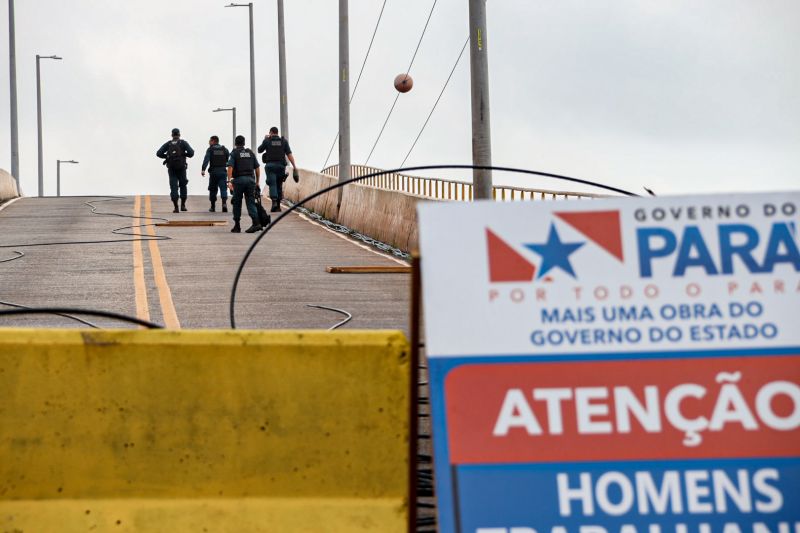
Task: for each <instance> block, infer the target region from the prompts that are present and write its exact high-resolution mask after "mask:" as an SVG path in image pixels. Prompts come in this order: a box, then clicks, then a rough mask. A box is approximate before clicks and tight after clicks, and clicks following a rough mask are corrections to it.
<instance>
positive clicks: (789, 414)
mask: <svg viewBox="0 0 800 533" xmlns="http://www.w3.org/2000/svg"><path fill="white" fill-rule="evenodd" d="M445 395H446V402H445V404H446V406H447V407H446V409H447V427H448V440H449V452H450V461H451V463H452V464H488V463H531V462H570V461H602V460H615V461H619V460H639V459H647V460H650V459H696V458H697V459H699V458H734V457H736V458H747V457H793V456H796V454H797V452H798V450H800V356H798V355H791V356H758V357H721V358H701V359H688V360H687V359H670V360H633V361H631V360H628V361H608V362H598V361H592V362H549V363H518V364H497V363H493V364H490V365H469V364H468V365H464V366H461V367H458V368H456V369H454V370H452V371H451V372H450V373H449V374H448V376H447V378H446V381H445Z"/></svg>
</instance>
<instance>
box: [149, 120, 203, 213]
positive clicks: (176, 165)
mask: <svg viewBox="0 0 800 533" xmlns="http://www.w3.org/2000/svg"><path fill="white" fill-rule="evenodd" d="M156 156H157V157H160V158H161V159H163V160H164V165H166V167H167V171H168V172H169V196H170V198H172V205H174V206H175V209H174V210H173V211H172V212H173V213H177V212H178V190H179V189H180V198H181V211H186V210H187V209H186V184H187V183H189V180H188V179H186V167H187V166H188V165H187V164H186V158H187V157H194V150H193V149H192V147H191V146H189V143H187V142H186V141H184V140H183V139H181V130H179V129H178V128H173V130H172V140H171V141H167V142H165V143H164V144H163V145H162V146H161V148H159V149H158V152H156Z"/></svg>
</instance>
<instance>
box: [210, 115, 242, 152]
mask: <svg viewBox="0 0 800 533" xmlns="http://www.w3.org/2000/svg"><path fill="white" fill-rule="evenodd" d="M220 111H233V137H231V142H232V143H233V144H232V145H231V146H235V145H236V107H218V108H216V109H213V110H212V111H211V112H212V113H219V112H220Z"/></svg>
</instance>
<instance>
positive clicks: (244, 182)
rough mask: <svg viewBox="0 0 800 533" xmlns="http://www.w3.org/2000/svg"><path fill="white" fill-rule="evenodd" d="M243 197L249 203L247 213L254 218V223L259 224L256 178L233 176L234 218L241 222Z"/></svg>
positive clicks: (232, 200)
mask: <svg viewBox="0 0 800 533" xmlns="http://www.w3.org/2000/svg"><path fill="white" fill-rule="evenodd" d="M242 197H244V201H245V204H246V205H247V214H249V215H250V218H251V219H253V224H254V225H255V224H258V223H259V220H258V209H257V208H256V179H255V178H253V177H250V176H239V177H237V178H233V198H232V199H231V204H233V220H234V221H236V222H239V220H240V219H241V218H242Z"/></svg>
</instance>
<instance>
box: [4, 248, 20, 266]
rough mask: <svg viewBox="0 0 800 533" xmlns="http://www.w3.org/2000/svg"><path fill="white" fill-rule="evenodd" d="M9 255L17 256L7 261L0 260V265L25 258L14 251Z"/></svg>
mask: <svg viewBox="0 0 800 533" xmlns="http://www.w3.org/2000/svg"><path fill="white" fill-rule="evenodd" d="M11 253H12V254H17V255H15V256H14V257H11V258H9V259H2V260H0V263H10V262H11V261H16V260H17V259H21V258H23V257H25V254H24V253H22V252H18V251H16V250H14V251H12V252H11Z"/></svg>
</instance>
